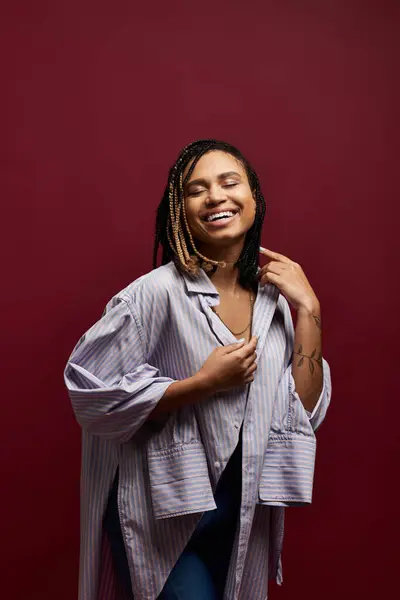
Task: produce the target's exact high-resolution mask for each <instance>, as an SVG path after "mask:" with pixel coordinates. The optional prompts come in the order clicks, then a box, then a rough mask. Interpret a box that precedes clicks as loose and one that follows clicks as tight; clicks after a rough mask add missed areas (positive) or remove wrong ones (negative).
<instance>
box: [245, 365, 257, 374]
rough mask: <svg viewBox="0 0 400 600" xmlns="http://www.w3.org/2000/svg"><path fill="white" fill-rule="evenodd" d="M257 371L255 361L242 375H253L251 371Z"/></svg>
mask: <svg viewBox="0 0 400 600" xmlns="http://www.w3.org/2000/svg"><path fill="white" fill-rule="evenodd" d="M255 371H257V365H256V363H253V364H252V365H250V367H249V368H248V369H247V370H246V371H245V374H244V376H245V377H250V375H253V373H254V372H255Z"/></svg>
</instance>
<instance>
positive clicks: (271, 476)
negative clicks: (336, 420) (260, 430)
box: [259, 434, 316, 506]
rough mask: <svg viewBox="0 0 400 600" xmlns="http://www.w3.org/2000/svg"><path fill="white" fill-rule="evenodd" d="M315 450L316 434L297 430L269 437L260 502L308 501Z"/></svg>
mask: <svg viewBox="0 0 400 600" xmlns="http://www.w3.org/2000/svg"><path fill="white" fill-rule="evenodd" d="M315 452H316V439H315V437H311V436H303V435H296V434H294V435H290V436H272V437H270V439H269V440H268V447H267V450H266V452H265V457H264V465H263V468H262V472H261V478H260V486H259V503H260V504H266V505H270V506H293V505H302V504H309V503H311V500H312V490H313V482H314V467H315Z"/></svg>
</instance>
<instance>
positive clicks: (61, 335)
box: [0, 0, 400, 600]
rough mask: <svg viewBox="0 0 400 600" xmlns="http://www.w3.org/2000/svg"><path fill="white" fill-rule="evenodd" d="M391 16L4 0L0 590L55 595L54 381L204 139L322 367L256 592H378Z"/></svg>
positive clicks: (64, 535)
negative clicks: (174, 170) (284, 283)
mask: <svg viewBox="0 0 400 600" xmlns="http://www.w3.org/2000/svg"><path fill="white" fill-rule="evenodd" d="M397 6H398V3H397V2H384V1H382V0H376V1H374V2H368V1H367V0H365V1H362V0H360V1H358V2H356V1H350V0H336V1H335V0H329V1H328V0H324V1H323V2H321V1H320V0H319V1H317V0H315V1H311V0H309V1H305V0H292V1H290V0H276V1H266V0H257V1H256V0H247V2H244V1H242V2H237V1H230V2H229V1H228V0H225V1H223V2H218V1H217V0H214V1H213V2H209V1H208V0H207V1H204V2H197V3H196V2H185V1H184V0H180V1H179V2H171V1H158V2H146V3H143V4H141V3H138V2H133V1H132V0H129V1H128V0H114V1H113V2H111V0H109V1H106V0H97V1H96V2H94V1H92V2H89V1H85V0H82V1H80V2H78V1H77V0H69V1H67V0H64V1H62V0H59V1H55V0H53V1H47V2H45V1H43V0H37V1H36V2H28V1H19V2H18V1H16V2H13V3H7V4H6V3H3V6H2V8H1V18H0V27H1V53H0V60H1V62H2V64H3V68H2V75H1V88H2V92H1V96H0V113H1V119H2V122H3V127H2V131H3V133H2V134H1V149H2V150H1V177H2V182H3V183H2V187H3V192H2V194H1V196H2V205H3V211H2V214H3V216H4V215H5V216H6V219H5V221H4V220H3V234H2V238H3V239H2V241H3V242H4V248H3V251H2V254H3V260H2V277H1V279H2V283H3V285H4V287H3V292H2V311H1V314H2V317H3V325H2V345H1V351H2V355H1V366H2V386H1V389H2V393H1V399H2V409H1V425H2V428H1V481H2V492H1V496H0V511H1V544H0V565H1V571H2V575H1V590H0V594H1V596H2V597H3V598H7V600H8V599H11V598H12V599H14V598H15V599H18V600H19V599H21V600H22V599H24V598H30V599H40V600H46V599H49V600H50V599H51V600H53V599H54V598H57V600H73V599H74V598H76V593H77V592H76V590H77V568H78V500H79V489H78V482H79V462H80V432H79V428H78V426H77V424H76V423H75V421H74V418H73V416H72V411H71V408H70V405H69V400H68V397H67V394H66V391H65V389H64V387H63V377H62V373H63V369H64V366H65V363H66V361H67V359H68V356H69V354H70V352H71V351H72V348H73V346H74V345H75V343H76V341H77V340H78V338H79V337H80V336H81V335H82V333H83V332H84V331H85V330H86V329H88V328H89V326H90V325H91V324H92V323H94V322H95V321H96V320H97V319H98V318H100V316H101V313H102V310H103V308H104V306H105V304H106V302H107V301H108V300H109V299H110V298H111V296H112V295H113V294H115V293H116V292H117V291H119V290H120V289H122V288H123V287H124V286H126V285H127V284H128V283H129V282H130V281H132V280H133V279H135V278H136V277H137V276H138V275H140V274H141V273H143V272H145V271H147V270H149V269H150V267H151V260H150V256H151V248H152V243H153V220H154V215H155V209H156V206H157V204H158V202H159V199H160V197H161V194H162V191H163V187H164V185H165V181H166V176H167V170H168V168H169V166H170V165H171V163H172V162H173V160H174V159H175V156H176V154H177V153H178V151H179V149H180V147H181V146H183V145H185V144H186V143H188V142H190V141H192V140H194V139H197V138H200V137H208V136H212V137H217V138H222V139H226V140H227V141H230V142H232V143H234V144H236V145H238V146H239V147H240V148H241V149H242V151H243V152H244V153H245V154H246V155H248V157H249V158H250V160H251V161H252V162H253V163H254V166H255V168H256V170H257V171H258V172H259V175H260V178H261V181H262V185H263V189H264V193H265V196H266V198H267V202H268V213H267V219H266V226H265V234H264V245H265V246H267V247H270V248H272V249H275V250H277V251H279V252H282V253H284V254H287V255H288V256H290V257H292V258H293V259H295V260H297V261H298V262H300V263H301V264H302V265H303V268H304V270H305V271H306V273H307V274H308V276H309V278H310V280H311V282H312V284H313V285H314V287H315V289H316V291H317V294H318V295H319V297H320V300H321V304H322V309H323V323H324V335H325V355H326V357H327V359H328V360H329V361H330V363H331V366H332V374H333V382H334V396H333V403H332V407H331V410H330V413H329V418H328V419H327V421H326V422H325V424H324V425H323V426H322V427H321V429H320V432H319V435H318V438H319V453H318V458H317V469H316V481H315V493H314V503H313V505H312V507H310V508H299V509H292V510H289V511H288V514H287V533H286V542H285V549H284V576H285V583H284V586H283V588H281V589H280V590H278V589H276V587H275V586H274V585H273V586H272V589H271V598H272V599H275V600H278V599H280V600H288V599H293V598H300V599H301V598H307V600H321V598H323V599H324V600H325V599H327V600H330V599H332V600H337V599H338V598H341V599H345V598H346V599H347V598H363V599H364V600H365V599H371V600H372V599H375V598H387V597H393V595H396V592H397V590H396V587H397V581H398V572H397V571H398V568H399V559H400V556H399V549H398V547H399V546H398V543H399V533H400V531H399V517H398V514H399V511H398V502H399V500H398V499H399V494H398V487H399V486H398V483H397V480H398V475H399V467H398V464H399V433H398V423H399V408H398V392H397V387H398V386H397V385H395V384H396V383H397V377H396V369H397V364H398V359H397V356H398V352H399V350H398V326H397V321H396V307H397V302H396V301H397V294H398V289H397V287H396V286H397V285H398V284H397V278H398V273H399V260H398V259H399V254H398V250H397V249H398V240H399V235H398V223H397V222H396V219H395V216H396V214H395V213H397V206H396V210H395V206H394V205H395V202H398V196H397V197H396V188H398V173H396V172H395V171H396V170H397V171H398V159H399V155H398V149H399V146H398V135H399V129H398V115H397V114H395V113H397V109H398V107H399V106H400V94H399V88H398V86H397V82H398V76H399V61H398V58H399V52H398V50H399V47H398V43H399V42H398V40H399V30H400V27H399V20H398V16H399V15H398V11H397V9H396V7H397ZM396 13H397V14H396ZM395 585H396V587H394V586H395ZM249 600H253V599H249ZM254 600H258V599H254Z"/></svg>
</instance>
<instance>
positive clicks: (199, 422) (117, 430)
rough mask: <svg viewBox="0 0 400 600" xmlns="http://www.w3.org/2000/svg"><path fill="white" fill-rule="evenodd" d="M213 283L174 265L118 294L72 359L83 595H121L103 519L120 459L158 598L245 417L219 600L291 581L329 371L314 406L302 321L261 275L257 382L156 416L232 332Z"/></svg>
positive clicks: (140, 562)
mask: <svg viewBox="0 0 400 600" xmlns="http://www.w3.org/2000/svg"><path fill="white" fill-rule="evenodd" d="M218 303H219V296H218V292H217V290H216V288H215V286H214V285H213V283H212V282H211V280H210V279H209V277H208V276H207V275H206V274H205V273H204V271H200V274H199V275H198V276H197V277H195V278H193V277H190V276H188V275H186V274H181V273H180V272H179V271H178V270H177V269H176V267H175V265H174V264H173V263H169V264H168V265H165V266H162V267H160V268H158V269H155V270H153V271H151V272H150V273H148V274H147V275H144V276H143V277H140V278H139V279H137V280H136V281H134V282H132V283H131V284H129V285H128V286H127V287H126V288H125V289H123V290H122V291H121V292H119V293H118V294H116V295H115V296H114V297H113V298H112V299H111V300H110V301H109V302H108V304H107V306H106V308H105V311H104V313H103V315H102V317H101V319H100V320H99V321H98V322H97V323H95V324H94V325H93V326H92V327H91V328H90V329H89V330H88V331H87V332H86V333H85V334H84V335H83V337H81V339H80V340H79V342H78V343H77V345H76V346H75V348H74V349H73V352H72V354H71V356H70V358H69V361H68V363H67V365H66V368H65V371H64V380H65V383H66V386H67V388H68V392H69V396H70V399H71V402H72V406H73V410H74V413H75V415H76V418H77V420H78V422H79V424H80V425H81V427H82V445H83V448H82V477H81V561H80V583H79V598H80V600H101V599H102V598H104V600H105V599H107V600H111V599H112V598H118V597H120V596H119V595H118V591H117V588H115V579H114V573H113V570H112V568H111V566H110V553H109V549H108V548H107V540H106V539H105V536H103V529H102V519H103V515H104V511H105V507H106V504H107V499H108V495H109V492H110V489H111V486H112V482H113V479H114V475H115V472H116V469H117V466H118V465H119V473H120V475H119V476H120V483H119V492H118V505H119V512H120V520H121V527H122V532H123V537H124V542H125V548H126V552H127V557H128V562H129V568H130V573H131V579H132V588H133V594H134V598H135V600H156V598H157V596H158V595H159V593H160V592H161V590H162V588H163V586H164V584H165V582H166V580H167V578H168V575H169V573H170V572H171V570H172V568H173V566H174V564H175V563H176V561H177V559H178V557H179V556H180V554H181V553H182V551H183V549H184V547H185V546H186V544H187V542H188V540H189V538H190V537H191V535H192V533H193V531H194V530H195V528H196V524H197V523H198V522H199V520H200V518H201V516H202V514H203V513H204V512H205V511H208V510H213V509H215V508H216V505H215V502H214V492H215V489H216V485H217V483H218V480H219V478H220V476H221V473H222V472H223V470H224V468H225V466H226V464H227V462H228V460H229V458H230V456H231V454H232V452H233V450H234V449H235V447H236V445H237V443H238V438H239V432H240V430H241V429H242V445H243V448H242V498H241V508H240V516H239V521H238V526H237V531H236V538H235V542H234V547H233V551H232V556H231V563H230V567H229V572H228V577H227V583H226V588H225V593H224V600H248V599H249V598H257V599H258V598H259V599H265V598H267V591H268V589H267V588H268V579H269V578H275V579H276V580H277V581H278V583H280V582H281V581H282V572H281V560H280V555H281V549H282V541H283V520H284V510H285V507H286V506H291V505H301V504H305V503H310V502H311V496H312V484H313V476H314V460H315V447H316V439H315V435H314V431H315V430H316V429H317V427H318V426H319V425H320V423H321V422H322V420H323V419H324V417H325V413H326V410H327V408H328V405H329V402H330V396H331V381H330V370H329V366H328V364H327V362H326V361H325V360H323V372H324V383H323V390H322V393H321V396H320V398H319V400H318V403H317V405H316V407H315V409H314V411H313V413H312V414H311V415H310V414H308V413H307V412H306V411H305V409H304V407H303V405H302V403H301V400H300V398H299V396H298V394H297V392H296V390H295V383H294V378H293V375H292V370H291V359H292V353H293V343H294V329H293V323H292V319H291V314H290V309H289V306H288V304H287V301H286V300H285V298H284V297H283V296H282V295H280V293H279V290H278V289H277V288H276V287H275V286H273V285H271V284H267V285H266V286H259V289H258V293H257V298H256V301H255V304H254V312H253V325H252V331H253V334H254V335H256V336H257V337H258V344H257V359H256V360H257V367H258V368H257V371H256V373H255V379H254V382H253V383H252V384H251V385H250V386H246V387H243V388H235V389H233V390H230V391H229V392H221V393H216V394H214V395H213V396H211V397H209V398H207V399H205V400H204V401H203V402H199V403H197V404H195V405H188V406H184V407H183V408H181V409H179V410H177V411H175V412H173V413H171V414H170V415H166V416H165V418H163V419H162V420H161V421H160V422H159V423H157V424H154V423H153V422H152V421H147V417H148V416H149V414H150V413H151V412H152V410H153V409H154V407H155V406H156V405H157V403H158V401H159V400H160V398H161V397H162V396H163V395H164V393H165V391H166V389H167V388H168V386H169V385H170V384H171V383H173V382H174V381H177V380H182V379H185V378H187V377H190V376H192V375H194V374H195V373H196V372H197V371H198V370H199V369H200V368H201V366H202V365H203V363H204V362H205V360H206V359H207V358H208V356H209V355H210V354H211V352H212V351H213V350H214V349H215V348H216V347H218V346H221V345H227V344H232V343H234V342H236V341H237V340H236V338H235V337H234V336H233V334H232V333H231V332H230V331H229V329H228V328H227V327H226V326H225V325H224V323H223V322H222V321H221V320H220V319H219V317H218V316H217V315H216V314H215V312H214V311H213V310H212V307H214V306H216V305H217V304H218Z"/></svg>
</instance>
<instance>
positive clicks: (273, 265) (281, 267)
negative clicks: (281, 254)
mask: <svg viewBox="0 0 400 600" xmlns="http://www.w3.org/2000/svg"><path fill="white" fill-rule="evenodd" d="M287 269H288V266H287V264H286V263H281V262H276V260H273V261H271V262H270V263H268V264H267V265H264V267H263V268H262V269H260V271H259V273H258V277H259V278H261V277H263V275H265V273H276V275H282V273H283V272H284V271H286V270H287Z"/></svg>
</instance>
